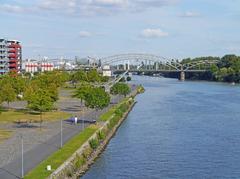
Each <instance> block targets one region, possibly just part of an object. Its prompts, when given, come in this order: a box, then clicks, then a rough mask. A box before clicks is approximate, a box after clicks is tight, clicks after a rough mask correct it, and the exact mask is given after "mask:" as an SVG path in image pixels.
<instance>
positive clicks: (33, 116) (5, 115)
mask: <svg viewBox="0 0 240 179" xmlns="http://www.w3.org/2000/svg"><path fill="white" fill-rule="evenodd" d="M70 116H71V114H69V113H65V112H60V111H53V112H45V113H43V121H55V120H61V119H67V118H69V117H70ZM19 120H20V121H32V122H38V121H39V120H40V114H39V113H30V112H27V111H24V110H9V111H7V110H3V111H1V113H0V123H11V122H14V121H19Z"/></svg>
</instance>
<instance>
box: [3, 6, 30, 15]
mask: <svg viewBox="0 0 240 179" xmlns="http://www.w3.org/2000/svg"><path fill="white" fill-rule="evenodd" d="M0 11H4V12H11V13H24V12H26V11H28V9H26V8H24V7H22V6H18V5H11V4H2V5H1V6H0Z"/></svg>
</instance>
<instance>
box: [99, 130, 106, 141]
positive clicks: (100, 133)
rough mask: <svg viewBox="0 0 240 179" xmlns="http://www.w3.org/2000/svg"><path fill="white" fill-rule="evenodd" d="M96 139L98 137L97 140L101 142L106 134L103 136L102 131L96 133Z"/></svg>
mask: <svg viewBox="0 0 240 179" xmlns="http://www.w3.org/2000/svg"><path fill="white" fill-rule="evenodd" d="M97 137H98V140H99V141H102V140H104V139H105V137H106V134H105V132H104V131H99V132H98V133H97Z"/></svg>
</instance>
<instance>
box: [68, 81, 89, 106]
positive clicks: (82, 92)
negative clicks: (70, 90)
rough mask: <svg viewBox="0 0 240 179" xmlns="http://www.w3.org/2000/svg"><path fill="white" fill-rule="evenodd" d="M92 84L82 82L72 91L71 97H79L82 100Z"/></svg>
mask: <svg viewBox="0 0 240 179" xmlns="http://www.w3.org/2000/svg"><path fill="white" fill-rule="evenodd" d="M92 88H93V87H92V86H91V85H89V84H82V85H81V86H80V87H79V88H78V89H77V90H76V91H75V93H74V95H73V97H76V98H79V99H80V100H81V104H82V102H83V101H84V100H85V99H86V96H87V94H88V93H89V92H91V91H92Z"/></svg>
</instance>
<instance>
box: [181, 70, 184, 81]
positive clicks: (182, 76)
mask: <svg viewBox="0 0 240 179" xmlns="http://www.w3.org/2000/svg"><path fill="white" fill-rule="evenodd" d="M180 81H185V72H184V71H181V73H180Z"/></svg>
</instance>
